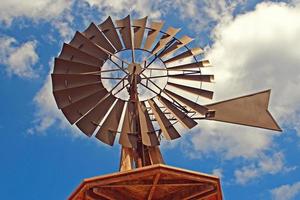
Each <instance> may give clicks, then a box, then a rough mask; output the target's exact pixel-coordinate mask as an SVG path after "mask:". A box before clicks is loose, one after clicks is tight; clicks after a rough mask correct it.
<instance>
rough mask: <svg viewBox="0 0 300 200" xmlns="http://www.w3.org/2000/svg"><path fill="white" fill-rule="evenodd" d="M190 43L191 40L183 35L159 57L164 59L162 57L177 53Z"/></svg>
mask: <svg viewBox="0 0 300 200" xmlns="http://www.w3.org/2000/svg"><path fill="white" fill-rule="evenodd" d="M191 41H193V39H192V38H190V37H189V36H186V35H185V36H183V37H182V38H180V39H179V40H178V41H175V42H174V43H173V44H172V45H171V46H170V47H169V48H167V49H166V50H164V51H163V52H162V53H160V54H159V57H160V58H164V57H166V56H168V55H170V54H171V53H173V52H175V51H177V50H178V49H180V48H181V47H183V46H185V45H187V44H189V43H190V42H191Z"/></svg>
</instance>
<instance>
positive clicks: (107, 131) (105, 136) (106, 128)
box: [95, 99, 125, 146]
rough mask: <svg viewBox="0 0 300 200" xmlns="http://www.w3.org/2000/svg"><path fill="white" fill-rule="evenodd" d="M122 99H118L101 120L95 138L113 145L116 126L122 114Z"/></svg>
mask: <svg viewBox="0 0 300 200" xmlns="http://www.w3.org/2000/svg"><path fill="white" fill-rule="evenodd" d="M124 103H125V102H124V101H123V100H121V99H118V100H117V102H116V104H115V105H114V107H113V109H112V110H111V112H110V113H109V115H108V116H107V118H106V119H105V121H104V122H103V124H102V126H101V127H100V129H99V131H98V132H97V134H96V136H95V137H96V138H98V139H99V140H100V141H102V142H103V143H105V144H108V145H111V146H113V144H114V141H115V138H116V134H117V131H118V126H119V122H120V118H121V115H122V111H123V107H124Z"/></svg>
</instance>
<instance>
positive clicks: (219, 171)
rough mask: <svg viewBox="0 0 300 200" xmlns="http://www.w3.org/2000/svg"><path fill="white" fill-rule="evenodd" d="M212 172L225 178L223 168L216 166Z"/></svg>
mask: <svg viewBox="0 0 300 200" xmlns="http://www.w3.org/2000/svg"><path fill="white" fill-rule="evenodd" d="M212 174H213V175H215V176H217V177H219V178H220V179H222V178H224V176H223V169H221V168H216V169H214V170H213V171H212Z"/></svg>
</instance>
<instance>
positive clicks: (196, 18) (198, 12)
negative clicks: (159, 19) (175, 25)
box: [172, 0, 246, 32]
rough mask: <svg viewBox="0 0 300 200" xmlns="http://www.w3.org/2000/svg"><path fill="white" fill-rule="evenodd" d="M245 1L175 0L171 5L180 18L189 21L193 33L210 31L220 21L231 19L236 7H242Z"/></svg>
mask: <svg viewBox="0 0 300 200" xmlns="http://www.w3.org/2000/svg"><path fill="white" fill-rule="evenodd" d="M245 3H246V1H245V0H233V1H219V0H203V1H194V0H176V1H175V3H173V4H172V5H173V7H175V8H176V9H177V10H178V11H179V16H180V18H182V19H184V20H190V22H191V23H190V24H189V27H190V28H191V30H194V31H195V32H200V31H203V30H209V29H212V28H213V27H214V26H215V24H217V23H220V22H221V21H226V20H229V19H232V15H233V12H234V11H236V8H237V7H242V6H243V5H244V4H245Z"/></svg>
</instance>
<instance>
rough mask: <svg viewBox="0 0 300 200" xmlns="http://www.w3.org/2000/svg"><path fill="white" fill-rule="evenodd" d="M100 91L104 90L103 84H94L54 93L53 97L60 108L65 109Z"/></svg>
mask: <svg viewBox="0 0 300 200" xmlns="http://www.w3.org/2000/svg"><path fill="white" fill-rule="evenodd" d="M100 90H104V88H103V85H102V84H101V83H94V84H91V85H86V86H81V87H76V88H70V89H65V90H59V91H53V95H54V98H55V101H56V103H57V106H58V108H63V107H66V106H67V105H70V104H71V103H74V102H76V101H78V100H80V99H83V98H85V97H88V96H90V95H92V94H94V93H96V92H98V91H100Z"/></svg>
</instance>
